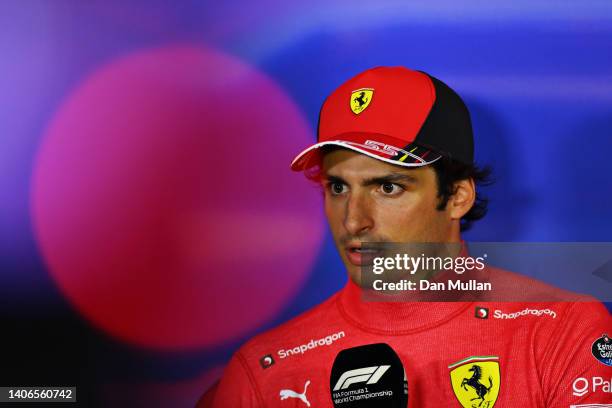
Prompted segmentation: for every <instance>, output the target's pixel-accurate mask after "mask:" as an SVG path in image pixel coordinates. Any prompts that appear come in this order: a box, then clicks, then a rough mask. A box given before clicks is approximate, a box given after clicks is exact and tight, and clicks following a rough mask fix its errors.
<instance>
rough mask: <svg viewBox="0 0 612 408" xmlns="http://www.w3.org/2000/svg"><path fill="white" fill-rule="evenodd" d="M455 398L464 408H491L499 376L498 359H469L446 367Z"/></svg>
mask: <svg viewBox="0 0 612 408" xmlns="http://www.w3.org/2000/svg"><path fill="white" fill-rule="evenodd" d="M448 368H449V369H450V370H451V371H450V377H451V384H452V386H453V391H454V393H455V396H456V397H457V399H458V400H459V403H460V404H461V406H462V407H464V408H493V406H494V405H495V401H497V396H498V395H499V386H500V381H501V374H500V371H499V357H495V356H484V357H469V358H466V359H463V360H461V361H457V362H456V363H454V364H451V365H449V366H448Z"/></svg>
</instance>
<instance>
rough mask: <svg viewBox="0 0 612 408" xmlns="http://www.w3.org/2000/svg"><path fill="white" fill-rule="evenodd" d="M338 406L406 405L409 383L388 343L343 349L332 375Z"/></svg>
mask: <svg viewBox="0 0 612 408" xmlns="http://www.w3.org/2000/svg"><path fill="white" fill-rule="evenodd" d="M330 387H331V389H330V390H331V397H332V402H333V404H334V407H335V408H365V407H368V408H369V407H371V408H406V407H407V406H408V382H407V381H406V373H405V371H404V366H403V365H402V361H401V360H400V358H399V356H398V355H397V354H396V353H395V351H393V349H392V348H391V346H389V345H388V344H385V343H377V344H367V345H365V346H359V347H353V348H350V349H345V350H342V351H341V352H340V353H338V355H337V356H336V359H335V360H334V365H333V366H332V370H331V377H330Z"/></svg>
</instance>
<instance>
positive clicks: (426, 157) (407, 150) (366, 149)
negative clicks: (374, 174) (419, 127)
mask: <svg viewBox="0 0 612 408" xmlns="http://www.w3.org/2000/svg"><path fill="white" fill-rule="evenodd" d="M368 141H369V142H372V143H370V144H364V143H357V142H354V141H350V140H329V141H325V142H319V143H316V144H314V145H312V146H310V147H308V148H306V149H304V150H302V151H301V152H300V153H299V154H298V155H297V156H296V157H295V159H293V161H292V162H291V170H293V171H304V170H308V169H311V168H312V167H315V166H320V164H321V160H322V149H321V148H322V147H325V146H338V147H342V148H345V149H349V150H353V151H355V152H358V153H361V154H364V155H366V156H369V157H371V158H373V159H376V160H381V161H383V162H386V163H389V164H394V165H397V166H402V167H422V166H427V165H428V164H431V163H433V162H435V161H436V160H438V159H440V158H441V157H442V154H440V153H438V152H436V151H434V150H431V149H428V148H426V147H424V146H421V145H419V144H417V143H410V144H408V145H406V146H404V147H402V148H399V147H396V146H391V145H388V144H384V143H377V142H373V141H371V140H368Z"/></svg>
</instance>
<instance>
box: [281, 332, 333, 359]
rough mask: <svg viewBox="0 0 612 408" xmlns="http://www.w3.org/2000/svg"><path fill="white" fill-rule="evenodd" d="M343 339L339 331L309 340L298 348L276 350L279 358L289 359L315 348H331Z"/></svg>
mask: <svg viewBox="0 0 612 408" xmlns="http://www.w3.org/2000/svg"><path fill="white" fill-rule="evenodd" d="M343 337H344V332H343V331H339V332H338V333H334V334H330V335H328V336H325V337H322V338H320V339H311V340H310V341H309V342H308V343H304V344H300V345H299V346H295V347H292V348H290V349H288V350H285V349H280V350H278V352H277V353H278V356H279V357H280V358H287V357H291V356H293V355H296V354H304V353H306V352H307V351H308V350H312V349H315V348H317V347H325V346H331V345H332V344H333V343H334V342H335V341H337V340H339V339H341V338H343Z"/></svg>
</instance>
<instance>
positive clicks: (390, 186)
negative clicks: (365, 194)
mask: <svg viewBox="0 0 612 408" xmlns="http://www.w3.org/2000/svg"><path fill="white" fill-rule="evenodd" d="M380 189H381V191H382V192H383V193H384V194H388V195H395V194H399V193H401V192H402V191H403V190H404V189H403V188H402V187H401V186H400V185H398V184H395V183H382V184H381V185H380Z"/></svg>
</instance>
